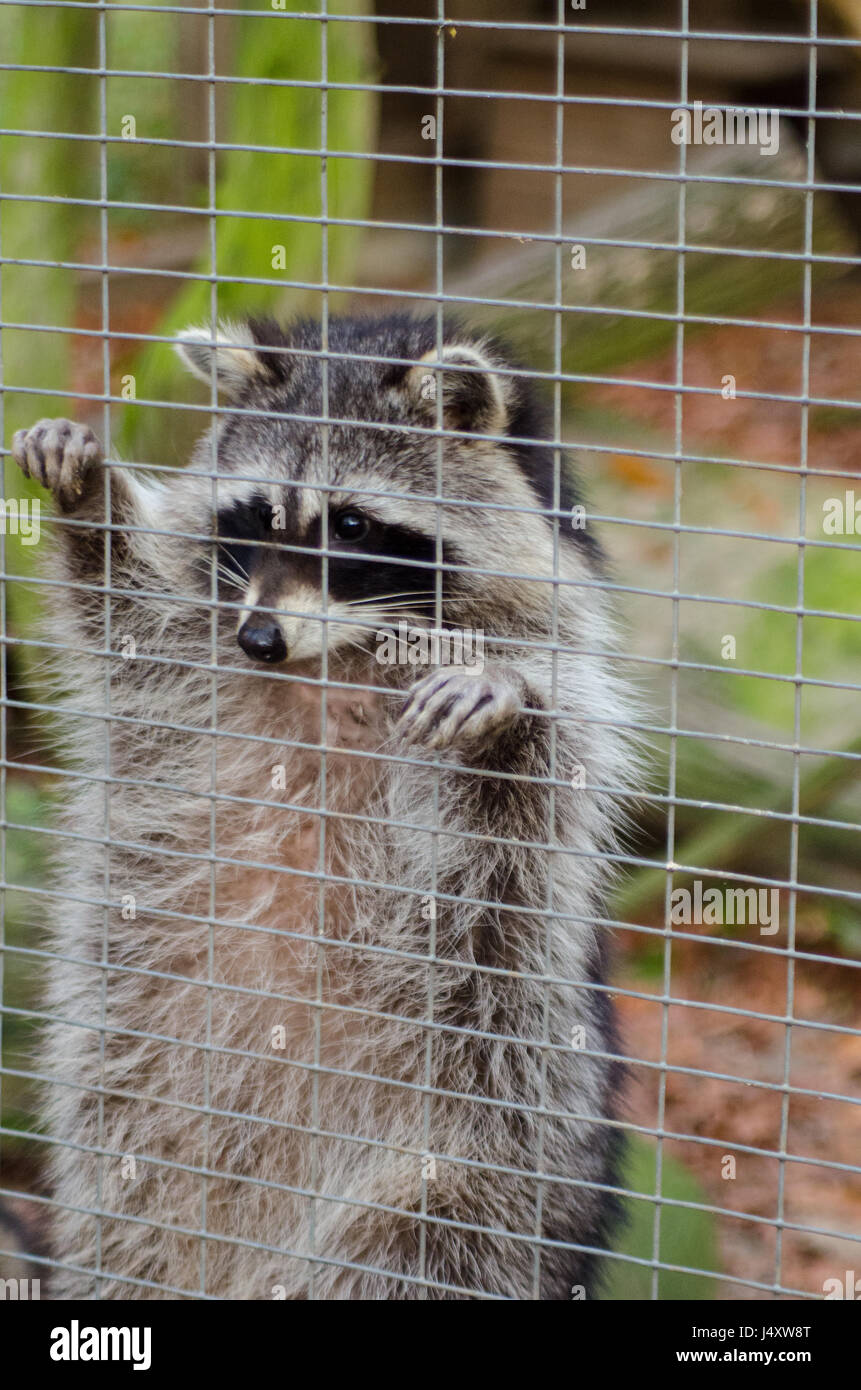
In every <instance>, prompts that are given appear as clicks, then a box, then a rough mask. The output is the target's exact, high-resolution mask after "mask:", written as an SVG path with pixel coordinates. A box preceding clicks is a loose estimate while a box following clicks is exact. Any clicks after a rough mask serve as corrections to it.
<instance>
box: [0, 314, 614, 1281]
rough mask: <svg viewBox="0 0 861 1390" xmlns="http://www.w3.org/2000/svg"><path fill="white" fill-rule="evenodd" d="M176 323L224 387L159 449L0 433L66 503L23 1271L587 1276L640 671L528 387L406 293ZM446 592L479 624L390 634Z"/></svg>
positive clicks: (598, 1242)
mask: <svg viewBox="0 0 861 1390" xmlns="http://www.w3.org/2000/svg"><path fill="white" fill-rule="evenodd" d="M178 351H179V355H180V357H181V358H182V359H183V361H184V363H185V365H186V366H187V367H188V368H190V370H191V371H192V372H193V373H195V374H196V375H197V376H199V377H200V378H202V379H203V380H204V381H205V382H206V383H208V384H210V385H211V384H212V383H213V382H217V387H218V390H219V392H220V393H221V396H222V399H223V401H224V402H225V404H224V406H223V408H222V409H221V410H220V411H219V412H218V413H217V414H216V416H215V423H214V424H213V426H212V428H211V429H210V431H208V432H207V433H206V434H205V435H204V436H203V438H202V439H201V440H200V441H199V443H198V445H197V447H196V449H195V452H194V453H193V455H192V458H191V461H190V466H189V467H187V468H185V469H177V470H176V471H173V470H167V469H165V470H163V471H161V472H160V474H159V477H158V480H153V481H145V480H144V479H143V478H142V477H141V475H140V473H139V472H138V470H136V469H130V468H129V467H128V466H124V465H122V464H120V463H116V462H111V463H107V462H106V461H105V459H104V458H103V454H102V449H101V447H100V444H99V442H98V440H97V439H96V437H95V435H94V434H93V433H92V431H91V430H90V429H89V428H87V427H85V426H82V425H76V424H73V423H71V422H69V421H65V420H43V421H41V422H40V423H39V424H37V425H36V426H35V427H34V428H33V429H31V430H29V431H20V432H19V433H18V434H17V435H16V436H15V439H14V441H13V455H14V458H15V459H16V461H17V462H18V464H19V465H20V467H21V468H22V469H23V471H24V473H25V474H27V475H28V476H30V477H32V478H35V479H38V480H39V482H41V483H42V484H43V485H44V486H45V487H47V488H48V489H49V490H50V492H51V493H52V495H53V498H54V501H55V504H56V518H55V521H54V525H53V529H54V530H55V531H56V533H57V534H56V541H55V545H54V552H53V558H52V560H51V566H52V568H51V577H52V579H53V580H54V581H59V582H58V583H55V584H54V585H53V586H49V593H50V607H51V614H50V617H49V621H50V624H51V629H52V633H53V639H54V640H55V641H57V642H61V643H62V650H63V667H62V670H61V672H60V673H59V675H60V680H61V684H62V694H59V693H58V695H57V699H58V702H59V703H60V705H61V707H62V709H63V711H64V715H63V721H64V728H65V731H66V734H67V737H68V746H69V753H70V756H71V757H73V758H74V760H75V768H76V771H75V776H74V778H73V779H72V782H71V791H70V793H69V797H68V804H67V806H66V809H65V813H64V820H63V825H62V830H63V834H62V835H61V837H60V838H61V840H62V842H63V846H64V847H63V850H62V858H61V862H60V864H59V867H58V879H57V884H56V887H57V894H58V896H57V902H58V906H57V909H56V915H55V917H54V920H53V921H52V922H51V923H50V924H49V925H50V933H51V945H52V951H53V955H52V960H51V965H50V976H49V983H48V995H49V1001H48V1006H47V1007H48V1009H49V1010H50V1012H51V1013H52V1014H53V1015H54V1016H55V1019H56V1021H55V1022H53V1023H52V1024H51V1026H50V1027H49V1028H48V1029H47V1031H46V1034H45V1037H44V1041H43V1044H42V1047H43V1053H42V1065H41V1070H42V1071H43V1072H44V1073H45V1074H46V1075H48V1076H49V1077H50V1078H51V1082H50V1085H49V1086H48V1088H47V1100H46V1117H45V1123H46V1127H47V1132H48V1134H49V1135H50V1136H53V1137H55V1138H56V1139H57V1140H60V1141H62V1142H61V1143H60V1144H59V1145H58V1146H57V1147H56V1150H55V1152H54V1156H53V1159H52V1183H53V1194H54V1202H55V1217H54V1222H53V1252H54V1256H55V1258H56V1260H57V1261H58V1269H57V1272H56V1275H55V1278H54V1284H53V1296H55V1297H57V1298H91V1297H116V1298H153V1297H183V1296H186V1297H215V1298H218V1299H265V1298H286V1299H395V1300H409V1299H419V1298H444V1299H461V1298H470V1297H480V1298H491V1299H492V1298H503V1299H524V1300H528V1299H534V1298H545V1299H564V1298H569V1297H572V1296H582V1295H584V1294H585V1295H586V1296H590V1295H591V1296H594V1294H595V1292H596V1290H597V1288H598V1283H597V1279H598V1275H599V1264H600V1260H599V1255H600V1251H601V1250H602V1249H604V1248H606V1243H607V1240H608V1235H609V1232H610V1230H611V1228H612V1225H613V1222H614V1220H615V1216H616V1200H615V1196H614V1191H613V1189H614V1187H615V1186H616V1184H617V1181H618V1178H617V1164H618V1160H619V1128H620V1126H619V1122H618V1114H619V1096H620V1090H621V1080H622V1070H621V1063H620V1060H619V1048H618V1044H617V1041H616V1033H615V1026H614V1019H613V1015H612V1009H611V1005H610V1003H609V1001H608V995H607V991H606V979H607V941H606V935H607V933H606V928H603V927H602V926H601V925H600V922H601V914H602V910H603V909H602V899H603V894H604V892H605V889H606V881H607V873H608V869H607V862H608V861H607V854H608V851H610V850H612V848H613V846H614V844H615V843H616V839H615V836H616V827H617V826H618V824H619V820H620V817H619V813H618V808H617V802H618V798H617V799H615V800H614V799H611V797H610V796H609V795H608V794H607V793H606V792H605V791H604V790H602V788H604V789H606V788H612V789H615V788H617V787H619V788H624V787H626V786H627V785H628V784H629V783H630V780H631V771H630V769H631V754H630V749H629V748H628V746H627V743H626V741H625V738H624V736H623V733H622V732H621V731H622V730H623V729H624V727H625V726H626V725H629V724H630V721H631V704H630V700H629V696H628V692H627V690H626V688H625V686H624V684H623V683H622V682H621V681H620V679H619V678H618V676H617V672H616V664H615V663H616V658H615V656H614V638H613V628H612V620H611V617H610V615H609V614H608V612H607V607H606V601H605V595H604V594H603V593H602V588H601V582H602V558H601V552H600V549H599V547H598V544H597V543H596V541H595V540H594V539H593V538H592V536H591V533H590V531H589V528H588V527H583V526H576V525H575V526H572V525H571V522H570V517H571V516H572V515H573V513H572V507H574V506H575V504H576V501H577V498H576V494H575V492H574V490H573V489H574V484H573V483H572V480H571V474H570V471H569V469H568V467H567V465H566V466H565V467H564V468H563V469H562V476H561V480H560V482H559V483H558V484H556V483H554V472H555V473H556V474H558V472H559V469H558V467H556V468H554V463H555V459H554V452H553V449H552V447H551V444H550V443H549V442H546V441H547V440H548V438H549V437H550V436H548V432H547V427H546V424H545V420H544V418H543V416H542V410H541V406H540V403H539V401H538V400H537V399H536V393H535V392H534V390H533V388H532V386H531V384H530V382H529V381H528V380H527V379H526V378H524V377H523V376H521V375H518V369H517V368H513V367H512V366H511V365H510V364H509V359H508V357H507V356H506V355H505V353H504V352H503V351H502V350H501V349H500V348H499V347H498V346H497V345H495V344H494V343H492V342H490V341H488V340H485V339H483V338H480V337H477V336H475V335H473V334H471V333H470V332H468V331H467V330H465V329H464V328H462V327H460V326H459V325H457V324H454V325H449V326H448V327H447V328H446V331H445V333H444V335H443V341H442V342H441V341H440V336H439V333H438V325H437V321H436V320H435V319H428V320H424V319H420V318H410V317H406V316H403V317H402V316H393V317H388V318H382V319H379V318H361V317H356V318H350V317H344V318H340V319H339V318H333V319H332V320H331V321H330V323H329V324H328V329H327V339H326V341H325V351H324V341H323V339H322V337H321V329H320V325H319V324H316V323H314V322H312V321H298V322H295V323H293V324H291V325H288V326H287V327H281V326H279V325H278V324H277V323H275V322H274V321H270V320H267V319H262V320H251V321H249V322H248V323H246V324H240V325H235V324H229V323H227V324H223V325H220V326H219V330H218V332H217V334H216V335H215V336H213V334H212V332H211V331H210V330H209V329H202V330H189V331H188V332H186V333H185V334H183V335H181V338H180V341H179V343H178ZM519 370H521V371H522V370H523V369H519ZM581 519H582V518H581ZM440 620H441V623H442V634H443V635H445V634H446V633H448V632H454V631H455V630H456V631H459V632H461V633H463V632H466V631H472V632H477V633H480V634H481V635H482V637H483V660H482V661H481V662H472V663H470V662H468V661H466V660H463V661H460V662H456V663H454V664H446V663H445V662H444V661H442V660H439V661H437V664H435V665H431V666H426V667H420V666H417V665H415V664H413V662H412V658H410V659H409V660H407V661H398V660H391V661H387V662H381V661H380V660H379V659H378V658H379V653H380V644H381V640H382V638H383V636H384V635H385V634H388V633H391V632H393V631H395V630H396V629H397V627H398V624H402V623H408V624H409V627H410V631H411V632H412V631H415V630H418V631H420V632H427V633H428V634H430V633H432V632H433V631H438V630H439V625H440ZM411 650H412V648H411ZM572 1290H573V1291H574V1292H573V1295H572Z"/></svg>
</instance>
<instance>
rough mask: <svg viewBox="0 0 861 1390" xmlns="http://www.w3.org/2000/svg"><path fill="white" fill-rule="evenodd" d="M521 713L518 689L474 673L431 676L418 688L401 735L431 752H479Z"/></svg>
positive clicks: (451, 670) (456, 670) (459, 670)
mask: <svg viewBox="0 0 861 1390" xmlns="http://www.w3.org/2000/svg"><path fill="white" fill-rule="evenodd" d="M519 711H520V699H519V697H518V693H517V691H516V690H515V689H514V686H513V685H510V684H509V683H508V681H506V680H504V679H501V678H499V677H496V676H488V675H485V674H484V672H482V671H474V670H472V669H471V668H470V667H463V666H451V667H448V668H446V669H444V670H441V671H432V672H431V673H430V675H427V676H424V677H423V678H422V680H420V681H418V682H417V684H416V685H414V686H413V688H412V690H411V691H410V694H409V696H408V697H407V700H406V703H405V704H404V707H403V710H402V711H401V717H400V719H399V721H398V726H397V731H398V733H399V734H400V735H401V737H402V738H403V740H404V742H405V743H422V744H424V745H425V747H427V748H437V749H439V748H452V747H456V746H457V747H460V746H470V747H472V748H476V747H480V746H481V745H483V744H485V745H486V744H488V743H491V742H493V740H494V739H496V738H498V736H499V735H500V734H501V733H503V731H504V730H505V729H507V728H510V727H511V725H512V724H513V723H514V721H515V720H516V719H517V716H518V713H519Z"/></svg>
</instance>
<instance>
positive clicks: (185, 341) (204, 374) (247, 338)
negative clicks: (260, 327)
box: [175, 320, 269, 400]
mask: <svg viewBox="0 0 861 1390" xmlns="http://www.w3.org/2000/svg"><path fill="white" fill-rule="evenodd" d="M175 347H176V352H177V355H178V357H179V359H180V361H181V362H183V363H184V364H185V366H186V367H187V368H188V370H189V371H190V372H191V373H192V375H193V376H196V377H199V378H200V380H201V381H203V382H205V383H206V385H207V386H209V385H210V383H211V381H212V365H213V357H214V358H215V380H216V384H217V386H218V390H219V391H220V392H221V393H222V394H223V395H225V396H226V397H227V399H228V400H235V399H236V397H237V396H239V395H240V394H241V392H242V391H243V390H244V388H245V387H246V386H248V384H249V382H251V381H252V380H253V379H254V378H258V379H259V380H261V381H263V380H264V379H265V378H266V376H267V375H268V372H269V368H268V364H267V363H266V362H265V361H264V359H263V358H262V357H261V356H260V354H259V353H258V351H257V347H256V345H255V340H254V336H253V334H252V331H251V328H250V326H248V325H246V324H241V323H231V322H229V321H227V320H224V321H222V322H221V323H219V325H218V330H217V332H216V334H215V340H214V342H213V335H212V329H211V328H209V327H201V328H196V327H191V328H186V329H183V331H182V333H180V334H179V337H178V340H177V342H176V344H175Z"/></svg>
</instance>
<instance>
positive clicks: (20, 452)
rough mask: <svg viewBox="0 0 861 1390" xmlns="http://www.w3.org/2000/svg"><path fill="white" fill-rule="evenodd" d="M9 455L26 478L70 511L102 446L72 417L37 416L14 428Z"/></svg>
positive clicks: (88, 483) (86, 485) (85, 486)
mask: <svg viewBox="0 0 861 1390" xmlns="http://www.w3.org/2000/svg"><path fill="white" fill-rule="evenodd" d="M12 457H13V459H14V460H15V462H16V463H17V465H18V467H19V468H20V469H21V472H22V473H23V474H24V476H25V477H27V478H35V480H36V482H38V483H42V485H43V486H44V487H46V488H49V489H50V491H51V492H52V493H53V494H54V497H55V498H56V499H57V502H58V503H59V505H60V507H61V508H62V510H63V511H64V512H73V511H74V510H75V508H76V507H77V506H79V505H80V502H81V500H82V498H83V496H84V493H85V492H86V491H87V490H88V489H89V487H90V486H91V483H92V481H93V474H94V472H95V470H96V469H97V468H98V467H99V465H100V464H101V462H102V447H101V445H100V444H99V441H98V439H97V438H96V436H95V435H94V434H93V431H92V430H91V429H90V428H89V427H88V426H87V425H77V424H75V423H74V422H73V421H72V420H40V421H39V422H38V424H36V425H34V426H33V427H32V429H29V430H18V432H17V434H16V435H15V436H14V438H13V440H12Z"/></svg>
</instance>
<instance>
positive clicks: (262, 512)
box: [255, 501, 274, 531]
mask: <svg viewBox="0 0 861 1390" xmlns="http://www.w3.org/2000/svg"><path fill="white" fill-rule="evenodd" d="M255 511H256V512H257V517H258V520H259V521H260V524H261V526H263V528H264V530H266V531H269V530H270V529H271V527H272V517H273V515H274V513H273V510H272V504H271V503H270V502H264V501H260V502H258V503H257V504H256V507H255Z"/></svg>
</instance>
